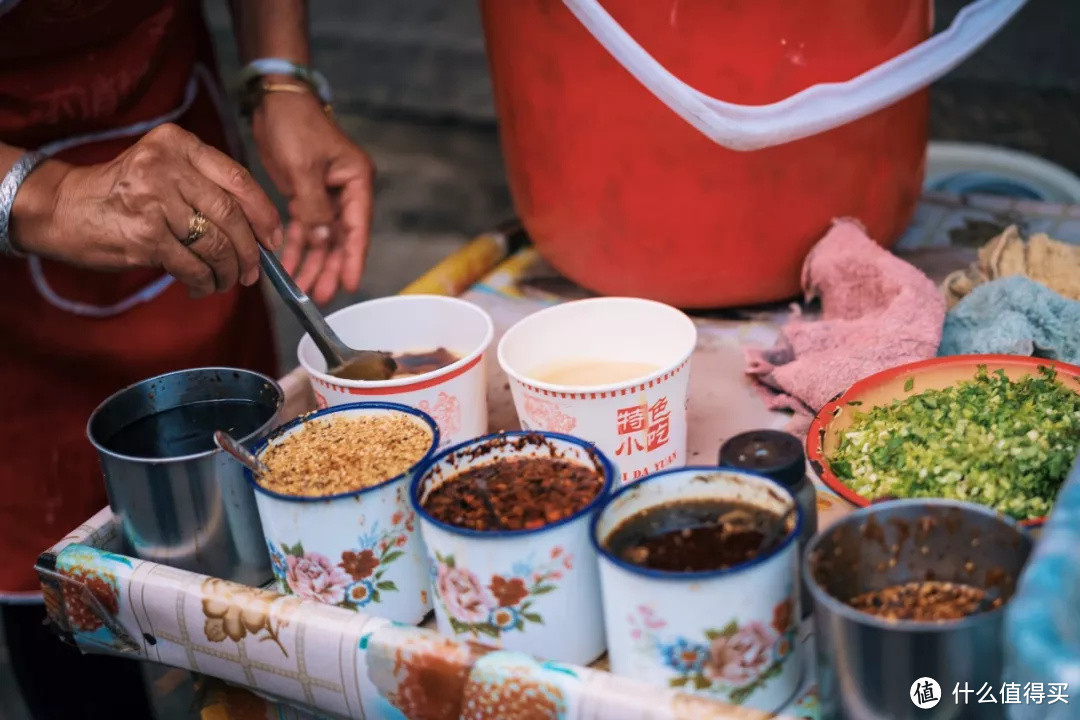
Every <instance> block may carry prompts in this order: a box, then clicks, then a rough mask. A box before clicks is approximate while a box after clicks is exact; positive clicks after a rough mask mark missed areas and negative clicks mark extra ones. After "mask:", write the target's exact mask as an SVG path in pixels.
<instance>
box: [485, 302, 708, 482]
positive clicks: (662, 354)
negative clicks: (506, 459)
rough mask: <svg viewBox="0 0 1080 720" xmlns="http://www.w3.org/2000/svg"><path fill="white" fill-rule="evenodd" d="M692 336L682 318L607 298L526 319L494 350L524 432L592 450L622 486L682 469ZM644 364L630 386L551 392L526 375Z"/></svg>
mask: <svg viewBox="0 0 1080 720" xmlns="http://www.w3.org/2000/svg"><path fill="white" fill-rule="evenodd" d="M696 343H697V328H695V327H694V322H693V321H692V320H691V319H690V318H689V317H687V316H686V315H685V314H684V313H683V312H682V311H680V310H677V309H675V308H673V307H671V306H669V305H664V304H663V303H658V302H654V301H652V300H641V299H639V298H618V297H604V298H592V299H589V300H577V301H574V302H568V303H563V304H560V305H555V306H554V307H550V308H546V309H544V310H541V311H540V312H537V313H534V314H532V315H529V316H528V317H526V318H524V319H523V320H520V321H519V322H517V323H516V324H515V325H514V326H513V327H511V328H510V329H509V330H508V331H507V332H506V334H505V335H504V336H503V338H502V340H501V341H500V342H499V347H498V357H499V364H500V366H501V367H502V369H503V371H504V372H505V373H506V374H507V375H508V376H509V377H510V390H511V393H512V394H513V396H514V407H515V408H516V409H517V415H518V420H519V421H520V422H521V426H522V427H523V428H525V429H530V430H545V431H549V432H561V433H567V434H570V435H574V436H576V437H580V438H584V439H585V440H588V441H590V442H593V443H596V446H597V447H598V448H599V449H600V450H602V451H603V452H604V454H605V455H607V456H608V457H609V458H611V460H612V462H614V463H615V465H616V468H617V469H618V477H619V481H620V483H623V484H625V483H628V482H631V481H633V480H637V479H639V478H642V477H645V476H646V475H648V474H649V473H653V472H656V471H658V470H662V469H665V468H679V467H682V466H683V465H685V464H686V404H687V400H688V394H687V391H688V389H689V382H690V356H691V354H692V353H693V351H694V346H695V345H696ZM592 360H599V361H605V360H606V361H617V362H634V363H648V364H651V365H655V366H656V367H657V368H658V369H657V370H656V371H655V372H654V373H652V374H650V375H647V376H645V377H642V378H639V379H635V380H632V381H628V382H621V383H611V384H608V385H598V386H589V387H582V386H572V385H554V384H551V383H547V382H541V381H538V380H535V379H533V378H532V377H531V374H532V373H536V372H537V371H540V370H542V369H544V368H547V367H550V366H552V365H557V364H560V363H564V362H577V361H592Z"/></svg>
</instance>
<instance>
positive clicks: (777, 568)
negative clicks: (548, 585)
mask: <svg viewBox="0 0 1080 720" xmlns="http://www.w3.org/2000/svg"><path fill="white" fill-rule="evenodd" d="M687 500H730V501H738V502H742V503H746V504H751V505H755V506H759V507H762V508H766V509H769V510H771V511H773V512H775V513H777V514H781V515H783V514H784V513H786V512H788V511H789V510H791V509H794V511H795V512H796V521H795V522H794V523H792V524H791V525H792V527H791V528H790V530H789V531H788V533H787V535H785V536H784V538H783V540H782V541H781V542H780V544H779V545H778V546H777V547H776V548H774V549H773V550H771V551H769V552H767V553H765V554H762V555H759V556H757V557H755V558H753V559H752V560H749V561H747V562H745V563H742V564H740V565H735V566H733V567H730V568H726V569H722V570H713V571H706V572H685V573H680V572H670V571H663V570H654V569H651V568H645V567H641V566H638V565H633V564H631V563H628V562H626V561H624V560H622V559H621V558H619V557H617V556H615V555H614V554H612V553H611V552H609V551H608V550H607V549H606V547H605V543H606V542H607V540H608V538H609V537H610V536H611V534H612V532H613V531H614V530H616V529H617V528H618V527H619V526H620V525H621V524H622V522H624V521H625V520H627V519H628V518H630V517H633V516H634V515H637V514H638V513H640V512H642V511H644V510H647V509H649V508H655V507H657V506H662V505H666V504H668V503H671V502H678V501H687ZM801 524H802V514H801V512H799V510H798V504H797V503H796V502H795V498H794V497H792V495H791V493H789V492H788V491H787V490H786V489H785V488H784V487H783V486H781V485H779V484H777V483H775V482H773V481H772V480H769V479H768V478H764V477H760V476H758V475H753V474H751V473H746V472H742V471H737V470H727V469H723V468H715V467H688V468H683V469H679V470H669V471H665V472H661V473H657V474H655V475H650V476H649V477H647V478H645V479H643V480H641V481H639V482H636V483H634V484H632V485H628V486H626V487H623V488H621V489H619V490H618V491H617V492H616V493H615V494H614V495H612V496H610V497H609V498H608V499H607V500H606V501H605V502H604V505H603V506H602V507H601V508H600V509H599V510H598V511H597V513H596V516H595V518H594V519H593V526H592V533H591V537H592V541H593V543H594V544H595V546H596V549H597V552H598V553H599V557H600V583H601V587H602V588H603V599H604V624H605V627H606V631H607V645H608V656H609V658H610V660H611V670H612V672H614V673H615V674H617V675H625V676H627V677H631V678H635V679H638V680H641V681H644V682H652V683H657V684H661V685H664V686H667V687H670V688H676V689H680V690H686V691H692V692H699V693H702V694H707V695H711V696H713V697H716V698H717V699H720V700H723V701H725V702H728V703H732V704H735V705H746V706H748V707H753V708H757V709H760V710H765V711H767V712H775V711H778V710H779V709H780V708H781V707H783V706H784V705H785V704H786V703H787V702H789V700H790V699H791V697H792V696H793V695H794V694H795V692H796V691H797V690H798V688H799V684H800V683H801V681H802V677H803V652H802V646H801V645H800V643H799V637H798V636H799V631H798V622H799V617H800V615H799V592H798V588H799V579H798V560H799V557H798V543H797V538H798V537H799V528H800V526H801Z"/></svg>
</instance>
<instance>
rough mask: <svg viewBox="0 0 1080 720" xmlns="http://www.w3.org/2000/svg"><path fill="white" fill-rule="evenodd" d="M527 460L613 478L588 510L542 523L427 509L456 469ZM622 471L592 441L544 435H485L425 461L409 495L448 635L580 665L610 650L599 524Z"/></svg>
mask: <svg viewBox="0 0 1080 720" xmlns="http://www.w3.org/2000/svg"><path fill="white" fill-rule="evenodd" d="M523 457H558V458H561V459H564V460H568V461H570V462H575V463H579V464H582V465H585V466H587V467H595V468H596V469H597V470H598V471H600V472H602V473H603V476H604V484H603V486H602V487H601V489H600V492H599V493H598V494H597V496H596V497H595V498H594V499H593V500H592V502H590V503H589V504H588V505H586V506H585V507H584V508H582V509H581V510H579V511H578V512H576V513H574V514H573V515H571V516H570V517H568V518H564V519H563V520H560V521H559V522H556V523H552V524H550V525H547V526H545V527H542V528H538V529H536V530H509V531H501V530H495V531H483V532H482V531H477V530H471V529H465V528H459V527H455V526H453V525H448V524H446V523H443V522H441V521H439V520H436V519H435V518H434V517H432V516H431V515H430V514H428V513H427V511H425V510H424V508H423V505H422V503H423V501H424V499H425V498H426V497H427V495H428V493H429V492H431V490H433V489H434V488H437V487H438V486H439V485H441V484H442V483H443V482H445V481H446V480H447V479H449V478H451V477H453V476H454V475H456V474H458V473H460V472H462V471H465V470H467V469H469V468H471V467H475V466H478V465H486V464H489V463H491V462H494V461H497V460H499V459H501V458H511V459H512V458H523ZM613 472H614V469H613V468H612V465H611V463H610V461H608V459H607V458H605V457H604V455H603V454H602V453H600V452H598V451H596V449H595V448H594V447H593V446H592V445H591V444H589V443H586V442H584V441H582V440H579V439H577V438H573V437H569V436H567V435H559V434H556V433H536V432H533V433H525V432H512V433H500V434H496V435H488V436H487V437H482V438H477V439H475V440H472V441H470V442H467V443H462V444H461V445H458V446H456V447H453V448H450V449H448V450H445V451H443V452H442V453H440V454H439V455H437V456H435V457H434V458H433V459H432V460H431V461H429V463H428V464H427V465H425V466H424V467H423V468H421V469H420V470H419V471H418V472H417V475H416V478H415V479H414V480H413V485H412V491H411V492H410V493H409V497H410V499H411V500H412V503H413V509H414V510H415V511H416V514H417V515H418V516H419V518H420V531H421V534H422V535H423V538H424V545H425V547H426V548H427V552H428V560H429V563H430V568H431V569H430V573H431V585H432V590H433V591H434V593H435V618H436V621H437V623H438V627H439V632H441V633H442V634H444V635H447V636H449V637H454V638H457V639H459V640H475V641H478V642H482V643H485V644H488V645H494V646H497V647H501V648H505V649H507V650H516V651H520V652H526V653H530V654H532V655H535V656H537V657H541V658H544V659H547V660H559V661H561V662H568V663H574V664H578V665H586V664H588V663H590V662H592V661H593V660H595V659H596V658H598V657H599V656H600V655H601V654H603V652H604V624H603V618H602V615H601V609H600V581H599V578H598V577H597V569H596V550H595V549H594V547H593V545H592V543H591V542H590V540H589V523H590V520H591V518H592V514H593V511H594V510H595V509H596V507H598V506H599V505H600V503H601V501H602V500H603V498H604V496H605V495H607V494H608V492H609V491H610V489H611V486H612V475H613Z"/></svg>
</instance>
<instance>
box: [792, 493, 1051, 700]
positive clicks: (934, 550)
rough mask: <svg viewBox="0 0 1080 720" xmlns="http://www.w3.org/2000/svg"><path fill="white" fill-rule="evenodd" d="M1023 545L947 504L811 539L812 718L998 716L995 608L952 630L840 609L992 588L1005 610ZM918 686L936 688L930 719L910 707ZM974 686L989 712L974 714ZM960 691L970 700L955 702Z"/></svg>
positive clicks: (806, 564) (848, 522) (1025, 541)
mask: <svg viewBox="0 0 1080 720" xmlns="http://www.w3.org/2000/svg"><path fill="white" fill-rule="evenodd" d="M1031 544H1032V543H1031V539H1030V538H1029V537H1028V536H1027V535H1026V534H1025V533H1024V531H1023V530H1022V529H1021V528H1020V527H1019V526H1018V525H1017V524H1016V523H1015V522H1013V521H1012V520H1010V519H1008V518H1005V517H1003V516H1001V515H998V514H996V513H994V512H993V511H992V510H989V509H987V508H984V507H982V506H979V505H973V504H969V503H961V502H956V501H952V500H897V501H893V502H885V503H881V504H876V505H872V506H870V507H867V508H863V509H861V510H858V511H856V512H853V513H851V514H850V515H848V516H847V517H845V518H844V519H842V520H840V521H839V522H837V523H836V524H834V525H832V526H831V527H829V528H828V529H826V530H825V531H824V532H823V533H821V534H820V535H818V536H817V537H816V538H815V539H814V540H813V541H812V542H811V543H810V545H809V546H808V547H807V552H806V555H805V557H804V560H803V573H804V576H805V577H806V580H807V585H808V586H809V588H810V592H811V594H812V595H813V598H814V628H815V641H816V644H817V675H818V692H819V695H820V700H821V717H822V718H858V720H876V719H878V718H881V719H882V720H886V719H887V720H904V719H905V718H913V719H914V718H918V719H919V720H927V719H933V720H944V719H945V718H949V719H954V718H968V717H972V718H975V717H977V718H980V720H981V719H982V718H998V717H1004V712H1003V710H1002V704H1001V702H1000V701H1001V695H1000V693H1001V686H1002V681H1003V678H1002V663H1003V651H1002V646H1001V643H1002V623H1003V608H1001V607H999V608H997V609H995V610H990V611H987V612H983V613H978V614H975V615H971V616H968V617H966V618H963V619H961V620H955V621H945V622H908V621H897V620H885V619H882V618H879V617H876V616H873V615H869V614H867V613H863V612H860V611H858V610H855V609H854V608H852V607H851V606H849V605H848V604H847V602H846V601H847V600H849V599H851V598H853V597H854V596H856V595H858V594H860V593H864V592H871V591H874V590H881V589H883V588H886V587H889V586H893V585H900V584H903V583H908V582H916V581H924V580H940V581H947V582H962V583H966V584H969V585H973V586H975V587H980V588H984V589H990V588H997V589H998V590H999V591H1000V593H1001V597H1002V599H1003V600H1006V601H1007V600H1008V598H1009V597H1010V596H1011V595H1012V593H1013V591H1014V590H1015V586H1016V580H1017V578H1018V576H1019V574H1020V571H1021V569H1022V568H1023V565H1024V563H1025V561H1026V560H1027V557H1028V554H1029V553H1030V551H1031ZM921 678H932V679H933V680H935V681H936V682H937V683H938V686H939V687H940V690H939V691H938V693H937V695H938V696H939V701H938V703H937V704H936V705H935V706H934V707H933V708H930V709H920V707H918V706H917V705H916V704H915V702H914V700H915V699H919V698H917V696H916V695H913V691H914V690H915V688H913V685H914V684H915V682H916V681H917V680H919V679H921ZM983 683H986V684H987V685H988V686H989V687H991V688H993V692H994V696H995V698H996V699H997V700H998V702H997V703H996V704H989V703H982V704H980V703H978V697H977V693H978V691H979V690H980V689H981V688H982V686H983ZM956 688H959V690H960V692H961V694H960V695H959V700H960V702H959V703H957V701H956V698H955V697H954V694H953V691H954V689H956ZM965 688H969V689H971V690H973V691H975V692H974V693H972V694H970V695H966V696H965V695H963V690H964V689H965ZM924 698H925V694H924ZM965 699H966V700H967V702H966V703H965V702H964V700H965Z"/></svg>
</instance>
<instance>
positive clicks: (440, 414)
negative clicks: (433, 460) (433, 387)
mask: <svg viewBox="0 0 1080 720" xmlns="http://www.w3.org/2000/svg"><path fill="white" fill-rule="evenodd" d="M416 408H417V409H418V410H422V411H424V412H426V413H427V414H428V415H430V416H431V417H433V418H435V422H436V423H437V424H438V426H439V436H440V437H441V438H442V441H441V442H440V443H439V447H445V446H446V445H448V444H449V443H450V441H451V439H452V438H454V437H456V436H457V433H458V431H459V430H461V402H460V401H459V400H458V399H457V396H455V395H448V394H447V393H445V392H441V391H440V392H439V396H438V398H437V399H436V400H435V404H434V405H432V404H431V403H429V402H428V401H427V400H423V401H421V402H420V404H418V405H417V406H416Z"/></svg>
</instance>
